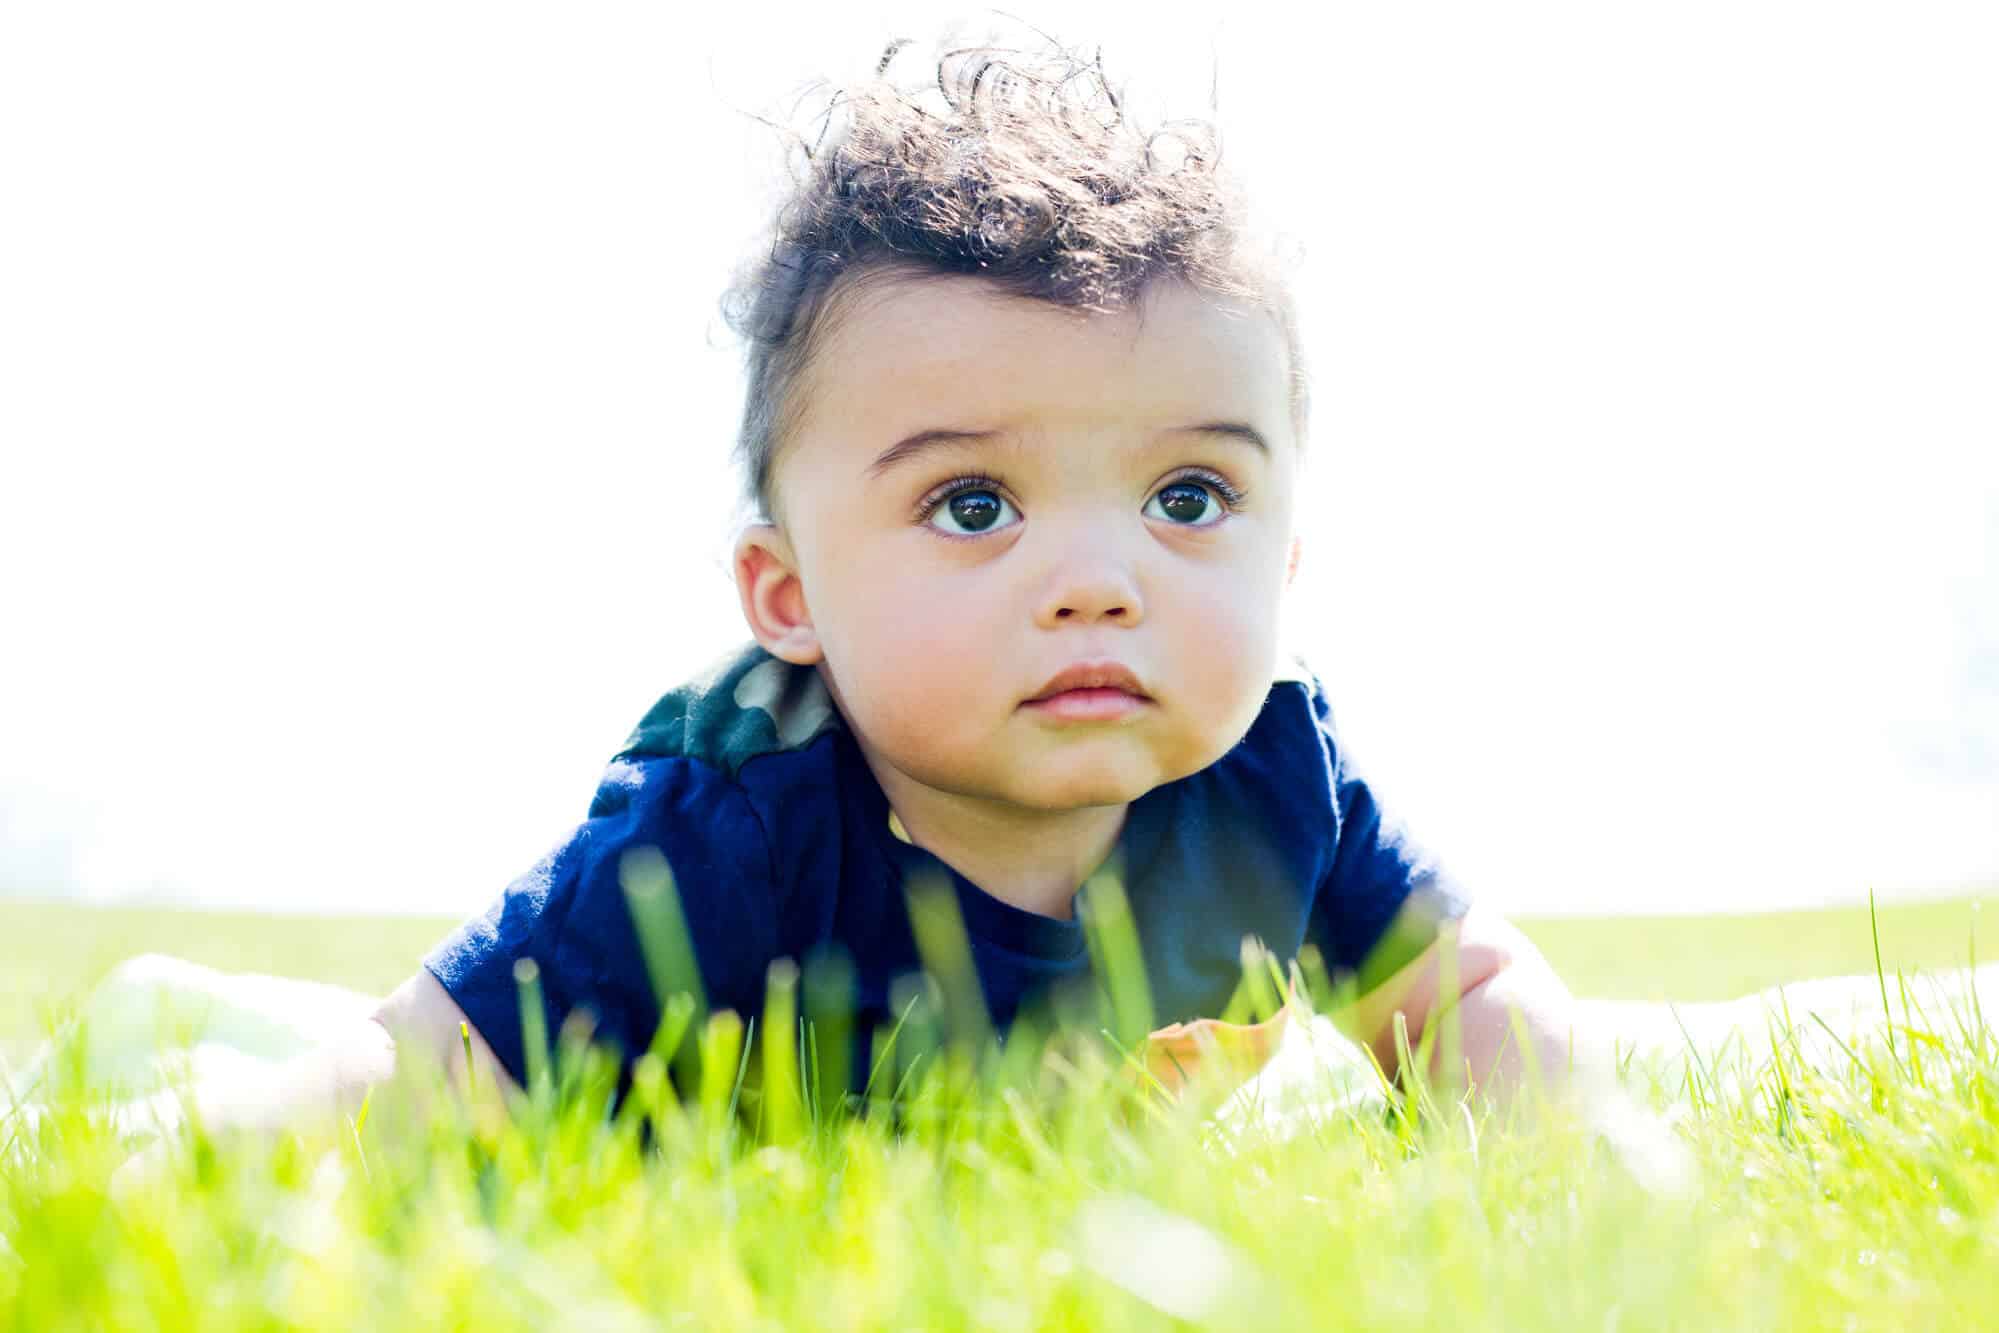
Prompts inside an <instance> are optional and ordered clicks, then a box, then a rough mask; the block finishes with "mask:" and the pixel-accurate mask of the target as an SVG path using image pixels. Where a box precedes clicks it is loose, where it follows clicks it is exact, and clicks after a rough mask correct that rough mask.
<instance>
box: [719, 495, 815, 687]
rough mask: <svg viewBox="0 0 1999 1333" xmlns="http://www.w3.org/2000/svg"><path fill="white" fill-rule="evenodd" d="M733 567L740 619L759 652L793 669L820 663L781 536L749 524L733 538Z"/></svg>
mask: <svg viewBox="0 0 1999 1333" xmlns="http://www.w3.org/2000/svg"><path fill="white" fill-rule="evenodd" d="M733 564H734V567H735V573H736V596H737V597H738V598H739V599H740V600H741V602H742V607H743V619H744V620H746V621H748V622H749V626H750V633H751V634H753V635H755V636H756V640H757V642H758V643H760V644H762V645H763V647H764V650H765V651H766V652H768V653H769V654H770V655H771V656H772V657H777V658H782V659H783V660H784V661H786V662H790V663H792V664H794V665H796V666H811V665H812V664H814V663H815V662H817V661H819V659H820V658H821V657H823V656H824V653H822V652H821V651H820V647H819V632H818V630H816V629H815V628H814V627H813V624H812V611H811V608H810V607H808V606H807V605H806V603H805V584H804V582H803V581H802V580H801V579H800V578H799V576H798V563H797V558H796V557H795V556H794V555H793V553H792V550H791V543H790V542H788V541H786V540H785V536H784V533H783V532H781V531H780V530H779V529H778V528H777V527H775V526H774V525H772V524H769V523H755V524H752V525H751V526H750V527H749V528H748V529H746V530H745V531H744V532H743V535H742V536H740V537H738V538H737V539H736V554H735V560H734V562H733Z"/></svg>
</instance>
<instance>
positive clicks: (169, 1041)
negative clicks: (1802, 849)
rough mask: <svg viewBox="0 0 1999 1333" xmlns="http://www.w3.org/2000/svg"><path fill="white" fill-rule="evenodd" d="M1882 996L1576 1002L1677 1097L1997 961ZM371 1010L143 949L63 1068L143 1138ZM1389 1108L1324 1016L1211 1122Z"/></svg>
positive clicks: (1940, 997)
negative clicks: (183, 1092)
mask: <svg viewBox="0 0 1999 1333" xmlns="http://www.w3.org/2000/svg"><path fill="white" fill-rule="evenodd" d="M1882 991H1883V986H1882V983H1881V981H1880V980H1879V979H1878V978H1876V977H1873V976H1860V977H1827V978H1821V979H1818V980H1813V981H1803V982H1794V983H1791V984H1789V985H1785V986H1781V987H1773V988H1771V989H1769V990H1766V991H1760V992H1758V993H1756V994H1754V995H1748V996H1744V997H1743V998H1741V999H1738V1000H1733V1001H1728V1002H1725V1003H1718V1004H1686V1005H1669V1004H1646V1003H1631V1002H1619V1001H1609V1000H1582V1001H1579V1002H1578V1009H1579V1013H1578V1023H1577V1032H1578V1042H1579V1047H1578V1055H1579V1057H1581V1058H1583V1059H1587V1060H1593V1061H1594V1062H1595V1064H1596V1065H1597V1067H1610V1066H1616V1067H1620V1068H1622V1069H1624V1070H1625V1072H1626V1076H1627V1081H1629V1080H1630V1078H1632V1077H1633V1076H1634V1071H1643V1072H1644V1073H1645V1074H1646V1076H1648V1077H1650V1078H1652V1079H1653V1080H1655V1081H1657V1080H1660V1079H1664V1080H1665V1082H1666V1085H1667V1086H1668V1087H1670V1086H1673V1085H1674V1084H1675V1083H1676V1082H1678V1081H1680V1080H1683V1079H1685V1078H1686V1077H1688V1071H1689V1070H1690V1069H1691V1070H1695V1071H1698V1072H1699V1074H1700V1076H1701V1077H1703V1078H1706V1079H1710V1080H1711V1079H1715V1078H1721V1079H1723V1080H1726V1079H1728V1078H1732V1077H1753V1075H1754V1073H1755V1070H1756V1068H1757V1066H1758V1065H1759V1064H1762V1063H1765V1062H1767V1061H1768V1060H1769V1058H1770V1054H1771V1050H1772V1045H1773V1042H1775V1043H1779V1044H1781V1045H1782V1046H1783V1047H1784V1048H1785V1050H1786V1052H1787V1057H1788V1056H1791V1055H1795V1057H1796V1058H1799V1059H1802V1060H1805V1061H1807V1062H1809V1063H1812V1064H1815V1065H1817V1066H1818V1067H1819V1068H1821V1069H1837V1068H1841V1067H1843V1066H1844V1065H1845V1064H1846V1063H1847V1062H1848V1061H1849V1059H1850V1057H1849V1056H1848V1054H1847V1052H1848V1051H1850V1050H1858V1049H1859V1048H1861V1047H1862V1046H1864V1045H1867V1044H1869V1043H1870V1042H1874V1041H1878V1040H1879V1038H1880V1037H1881V1035H1882V1034H1883V1032H1884V1029H1885V1028H1887V1026H1888V1025H1887V1023H1886V1021H1885V1019H1886V1014H1887V1013H1892V1014H1893V1016H1894V1018H1893V1022H1894V1025H1895V1027H1896V1028H1897V1029H1899V1028H1901V1027H1903V1026H1907V1027H1914V1028H1916V1029H1919V1030H1924V1031H1930V1032H1936V1033H1939V1034H1949V1035H1952V1036H1956V1035H1958V1034H1959V1032H1960V1031H1969V1030H1970V1029H1971V1026H1972V1025H1973V1024H1974V1023H1978V1022H1982V1021H1983V1016H1984V1015H1987V1014H1990V1015H1999V964H1993V965H1989V966H1985V967H1981V968H1979V969H1978V970H1977V971H1976V972H1975V973H1974V972H1971V971H1968V970H1963V969H1960V970H1957V971H1954V972H1948V973H1940V974H1936V975H1934V976H1923V977H1921V978H1918V979H1917V980H1915V981H1912V982H1908V983H1906V984H1905V983H1903V982H1902V981H1901V980H1900V979H1890V980H1889V981H1888V983H1887V1000H1888V1009H1887V1010H1886V1011H1884V1009H1883V997H1882ZM376 1003H377V1001H376V1000H375V998H374V997H372V996H368V995H364V994H361V993H360V992H358V991H352V990H347V989H345V988H343V987H340V986H330V985H325V984H322V983H319V982H311V981H296V980H291V979H287V978H283V977H269V976H259V975H255V974H250V973H225V972H217V971H215V970H214V969H212V968H207V967H203V966H201V965H200V964H197V963H190V962H187V961H185V960H182V959H178V958H169V957H164V956H161V955H146V956H144V957H141V958H135V959H132V960H131V961H129V962H126V963H124V964H121V965H120V966H119V967H118V968H116V969H114V970H113V972H112V973H111V974H110V975H109V976H108V977H106V978H105V980H104V981H103V982H101V983H100V984H99V985H98V986H97V988H96V989H95V990H94V991H93V992H92V993H91V995H90V997H89V999H88V1000H87V1002H86V1003H85V1004H84V1006H83V1008H82V1010H81V1012H80V1013H79V1014H78V1015H77V1019H78V1023H79V1027H78V1029H77V1031H80V1032H81V1033H82V1034H83V1035H82V1037H81V1039H80V1042H79V1043H72V1044H71V1045H70V1046H69V1047H68V1049H67V1052H66V1054H67V1058H66V1059H65V1060H64V1061H63V1064H64V1070H65V1071H66V1072H73V1073H75V1074H78V1075H81V1076H82V1077H83V1078H84V1079H85V1080H87V1083H88V1086H90V1087H93V1088H100V1089H105V1090H108V1091H109V1092H110V1093H111V1095H112V1097H113V1098H114V1099H117V1100H118V1106H117V1109H116V1110H115V1111H114V1116H115V1117H116V1120H117V1122H118V1123H119V1125H120V1126H121V1128H123V1129H125V1130H127V1131H129V1132H130V1133H132V1134H134V1135H140V1136H143V1135H146V1134H149V1133H156V1132H158V1131H160V1130H161V1129H164V1128H167V1127H170V1126H172V1125H175V1124H177V1123H179V1121H180V1118H181V1112H180V1106H179V1090H180V1089H182V1088H185V1087H187V1086H189V1085H190V1083H191V1082H198V1083H202V1084H207V1083H209V1082H210V1081H211V1080H213V1081H216V1082H218V1083H228V1082H233V1081H236V1080H258V1079H265V1078H268V1077H270V1076H271V1075H272V1074H273V1073H274V1072H275V1071H276V1069H277V1068H278V1066H279V1065H281V1064H282V1063H283V1062H285V1061H287V1060H291V1059H295V1058H297V1057H299V1056H300V1055H301V1054H304V1053H307V1052H310V1051H312V1050H314V1049H315V1048H318V1047H320V1046H322V1045H324V1044H325V1043H327V1042H329V1041H331V1040H334V1039H336V1038H337V1037H338V1035H339V1034H340V1033H342V1032H351V1031H352V1030H353V1026H354V1024H355V1023H357V1022H360V1021H365V1020H366V1018H367V1017H368V1015H369V1014H371V1013H372V1012H373V1011H374V1009H375V1006H376ZM57 1049H58V1044H57V1043H48V1044H45V1045H44V1046H43V1048H42V1049H41V1050H40V1051H38V1052H37V1053H36V1054H35V1055H34V1056H33V1057H31V1058H30V1059H29V1061H28V1062H27V1063H26V1064H25V1065H23V1066H22V1067H21V1068H19V1069H18V1070H11V1071H8V1070H0V1073H4V1074H5V1075H6V1080H5V1081H6V1085H7V1090H6V1095H5V1105H4V1106H0V1111H4V1112H7V1113H20V1112H21V1111H23V1110H24V1109H27V1108H32V1107H33V1105H34V1104H35V1103H36V1102H37V1101H38V1100H40V1097H41V1095H42V1094H43V1092H44V1090H45V1089H46V1087H47V1085H48V1083H49V1081H50V1079H51V1076H52V1075H53V1074H55V1073H56V1072H57V1070H56V1068H55V1065H56V1060H57V1056H56V1051H57ZM1690 1062H1691V1063H1690ZM1380 1098H1381V1091H1380V1088H1379V1080H1378V1078H1377V1077H1376V1074H1375V1072H1374V1069H1373V1068H1372V1065H1371V1063H1370V1062H1369V1060H1368V1059H1367V1057H1366V1055H1365V1054H1364V1053H1363V1052H1362V1051H1361V1050H1360V1049H1359V1048H1358V1047H1357V1046H1355V1045H1354V1044H1353V1043H1352V1042H1350V1041H1348V1040H1347V1039H1346V1038H1345V1037H1343V1036H1342V1035H1341V1034H1340V1033H1339V1032H1338V1031H1337V1030H1336V1029H1335V1028H1334V1027H1333V1025H1332V1023H1331V1022H1330V1021H1329V1020H1327V1019H1325V1018H1324V1017H1318V1018H1313V1019H1310V1020H1308V1021H1300V1022H1293V1023H1290V1024H1287V1025H1286V1027H1285V1029H1284V1032H1283V1035H1282V1038H1281V1040H1280V1041H1279V1043H1278V1046H1277V1049H1276V1051H1275V1053H1274V1054H1273V1055H1272V1056H1271V1057H1270V1060H1269V1062H1268V1063H1267V1064H1265V1065H1264V1066H1263V1067H1262V1069H1261V1070H1260V1071H1258V1072H1257V1073H1256V1074H1255V1076H1254V1077H1252V1078H1251V1079H1249V1080H1248V1081H1247V1082H1246V1083H1244V1084H1243V1085H1242V1087H1240V1088H1238V1089H1237V1090H1236V1091H1235V1093H1233V1094H1232V1095H1231V1096H1230V1097H1229V1099H1228V1100H1227V1101H1226V1102H1225V1103H1224V1104H1223V1105H1222V1107H1221V1108H1220V1109H1219V1110H1218V1111H1217V1112H1216V1113H1215V1117H1214V1121H1215V1124H1216V1125H1217V1126H1218V1127H1219V1128H1221V1129H1224V1130H1248V1129H1251V1128H1256V1129H1260V1130H1263V1131H1275V1132H1278V1133H1284V1134H1288V1133H1295V1132H1297V1131H1298V1130H1299V1129H1301V1128H1305V1127H1308V1126H1310V1125H1312V1124H1315V1123H1319V1122H1321V1121H1322V1120H1323V1119H1324V1118H1325V1117H1327V1116H1329V1115H1330V1116H1344V1115H1349V1114H1353V1113H1355V1112H1363V1113H1365V1112H1367V1111H1368V1110H1369V1109H1370V1108H1372V1107H1378V1106H1379V1105H1380ZM1611 1100H1613V1101H1615V1100H1617V1099H1616V1098H1612V1099H1611ZM1604 1104H1605V1105H1610V1104H1611V1103H1610V1101H1606V1102H1605V1103H1604ZM1619 1104H1625V1103H1623V1102H1619ZM1616 1121H1617V1117H1616V1116H1615V1115H1611V1116H1610V1118H1609V1120H1608V1121H1606V1123H1605V1124H1604V1126H1603V1128H1604V1132H1605V1133H1606V1134H1607V1135H1610V1136H1612V1137H1613V1138H1614V1137H1615V1136H1616V1135H1617V1134H1618V1133H1619V1132H1626V1133H1636V1132H1639V1131H1636V1130H1632V1129H1630V1128H1629V1126H1628V1125H1627V1126H1626V1127H1625V1129H1624V1130H1622V1131H1620V1129H1619V1128H1618V1125H1617V1123H1615V1122H1616ZM1633 1123H1635V1121H1634V1122H1633Z"/></svg>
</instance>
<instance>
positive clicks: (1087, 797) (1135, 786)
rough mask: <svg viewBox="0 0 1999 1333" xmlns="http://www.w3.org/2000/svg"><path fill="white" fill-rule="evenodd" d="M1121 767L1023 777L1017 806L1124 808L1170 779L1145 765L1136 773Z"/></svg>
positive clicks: (1082, 767) (1083, 767) (1085, 767)
mask: <svg viewBox="0 0 1999 1333" xmlns="http://www.w3.org/2000/svg"><path fill="white" fill-rule="evenodd" d="M1135 769H1136V766H1131V765H1124V764H1090V765H1077V766H1075V767H1073V768H1066V769H1060V770H1057V771H1053V772H1045V773H1037V774H1034V775H1031V776H1029V777H1027V778H1024V779H1023V780H1022V781H1021V782H1020V784H1019V791H1018V792H1017V794H1016V796H1015V802H1016V804H1019V805H1023V806H1026V807H1027V808H1028V809H1030V810H1080V809H1083V808H1085V807H1086V806H1093V805H1125V804H1128V803H1129V802H1132V801H1135V800H1137V799H1138V798H1139V797H1141V796H1143V795H1145V793H1147V792H1149V791H1151V790H1152V789H1153V788H1154V787H1157V786H1159V785H1160V784H1161V783H1162V782H1166V781H1168V780H1169V779H1168V778H1167V777H1166V776H1165V775H1163V774H1161V773H1159V772H1157V771H1153V770H1151V769H1150V766H1147V769H1148V771H1146V772H1143V773H1141V772H1138V771H1135Z"/></svg>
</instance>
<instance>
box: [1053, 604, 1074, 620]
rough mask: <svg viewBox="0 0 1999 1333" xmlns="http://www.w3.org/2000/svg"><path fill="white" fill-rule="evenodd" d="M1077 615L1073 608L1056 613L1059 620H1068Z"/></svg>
mask: <svg viewBox="0 0 1999 1333" xmlns="http://www.w3.org/2000/svg"><path fill="white" fill-rule="evenodd" d="M1075 614H1076V612H1075V611H1074V609H1073V608H1070V607H1066V606H1065V607H1063V608H1062V609H1061V610H1059V611H1057V612H1056V613H1055V618H1056V619H1057V620H1067V619H1068V618H1069V617H1070V616H1073V615H1075Z"/></svg>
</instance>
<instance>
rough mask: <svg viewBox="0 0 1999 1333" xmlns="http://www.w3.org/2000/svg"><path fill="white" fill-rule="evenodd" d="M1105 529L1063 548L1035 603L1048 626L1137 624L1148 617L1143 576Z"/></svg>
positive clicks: (1041, 623)
mask: <svg viewBox="0 0 1999 1333" xmlns="http://www.w3.org/2000/svg"><path fill="white" fill-rule="evenodd" d="M1114 546H1115V542H1114V541H1112V540H1110V539H1108V538H1106V537H1105V536H1104V534H1102V533H1101V532H1099V533H1096V534H1094V536H1093V535H1092V534H1083V535H1082V537H1081V539H1080V540H1078V541H1075V542H1073V543H1070V544H1069V545H1068V546H1067V548H1066V549H1065V550H1063V551H1062V552H1060V553H1059V554H1058V555H1057V556H1056V558H1055V560H1054V561H1053V563H1052V564H1051V565H1050V567H1049V569H1048V573H1047V582H1046V584H1045V586H1044V587H1043V590H1042V595H1041V597H1040V598H1039V600H1038V603H1037V605H1036V607H1035V615H1034V623H1035V624H1036V625H1037V626H1039V627H1040V628H1042V629H1056V628H1058V627H1060V626H1062V625H1065V624H1066V625H1074V624H1099V623H1102V624H1109V625H1118V626H1131V625H1136V624H1138V623H1139V621H1141V620H1143V619H1144V618H1145V606H1144V602H1143V600H1142V599H1141V598H1140V596H1139V592H1138V579H1137V577H1136V575H1135V573H1134V572H1133V570H1132V567H1131V564H1130V562H1129V561H1127V560H1126V559H1124V557H1123V556H1122V555H1121V554H1120V553H1119V552H1118V551H1116V550H1115V549H1113V548H1114Z"/></svg>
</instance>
